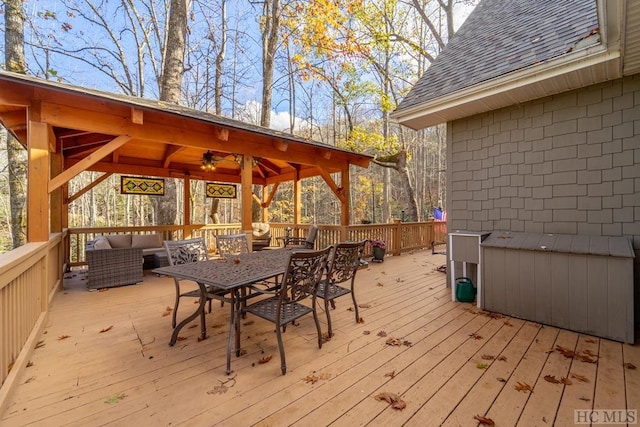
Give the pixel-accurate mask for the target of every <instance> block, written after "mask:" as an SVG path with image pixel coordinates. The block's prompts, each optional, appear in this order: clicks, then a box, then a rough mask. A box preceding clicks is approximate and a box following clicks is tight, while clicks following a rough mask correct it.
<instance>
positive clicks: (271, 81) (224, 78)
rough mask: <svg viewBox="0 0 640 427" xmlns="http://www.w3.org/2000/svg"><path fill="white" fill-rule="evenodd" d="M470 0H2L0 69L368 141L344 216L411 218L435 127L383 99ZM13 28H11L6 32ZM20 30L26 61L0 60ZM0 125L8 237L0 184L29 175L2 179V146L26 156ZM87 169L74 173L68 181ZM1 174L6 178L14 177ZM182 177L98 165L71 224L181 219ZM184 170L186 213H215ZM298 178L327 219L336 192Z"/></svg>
mask: <svg viewBox="0 0 640 427" xmlns="http://www.w3.org/2000/svg"><path fill="white" fill-rule="evenodd" d="M474 3H477V0H338V1H333V2H326V1H319V0H262V1H257V0H256V1H253V0H250V1H229V0H206V1H205V0H170V1H169V0H162V1H161V0H109V1H106V0H59V1H44V0H25V1H22V0H3V6H4V10H3V12H4V15H5V27H4V28H2V29H0V30H1V31H4V34H3V35H4V36H5V37H4V40H5V44H4V45H3V46H2V48H3V49H4V51H3V53H4V55H3V56H4V58H5V64H4V69H7V70H11V71H18V72H25V73H28V74H31V75H35V76H38V77H41V78H45V79H52V80H56V81H62V82H68V83H72V84H76V85H80V86H88V87H96V88H98V89H101V90H107V91H114V92H119V93H124V94H127V95H132V96H140V97H147V98H153V99H162V100H166V101H168V102H176V103H179V104H182V105H185V106H188V107H192V108H196V109H200V110H205V111H209V112H212V113H214V114H218V115H223V116H227V117H231V118H234V119H238V120H242V121H246V122H250V123H253V124H260V125H262V126H271V127H274V128H278V129H279V130H284V131H285V132H291V133H294V134H296V135H299V136H302V137H306V138H310V139H313V140H316V141H320V142H323V143H327V144H330V145H335V146H340V147H344V148H349V149H352V150H355V151H359V152H364V153H367V154H371V155H374V156H375V161H374V164H373V165H372V166H371V167H370V168H369V169H368V170H361V169H353V170H352V175H351V180H352V182H351V189H352V194H351V206H352V218H351V222H352V223H360V222H387V221H388V220H389V219H390V218H401V216H403V217H404V219H405V220H407V221H418V220H423V219H426V218H427V217H428V215H429V214H430V213H431V212H433V208H434V207H436V206H443V205H445V204H446V200H445V197H444V195H445V191H446V183H445V180H444V177H445V175H444V169H445V164H446V159H445V147H444V138H445V135H444V129H442V128H439V127H434V128H431V129H427V130H424V131H420V132H414V131H411V130H409V129H406V128H401V127H399V126H398V125H397V124H395V123H393V122H392V121H391V120H390V118H389V114H390V113H391V112H392V111H393V110H394V109H395V107H396V105H397V104H398V103H399V102H400V100H401V99H402V97H403V96H404V95H405V94H406V93H407V91H408V90H409V89H410V87H411V85H412V84H413V83H414V82H415V81H416V80H417V79H418V77H419V76H420V75H421V74H422V73H423V72H424V71H425V69H426V68H427V67H428V66H429V64H430V63H431V62H432V61H433V60H434V59H435V57H436V56H437V54H438V53H439V52H440V51H441V50H442V48H443V47H444V46H445V45H446V43H447V41H448V40H449V39H450V38H451V37H452V36H453V34H454V28H455V24H457V23H456V22H454V20H455V19H456V17H457V16H458V15H457V14H456V13H457V12H458V11H459V10H460V7H464V6H466V7H469V6H472V5H473V4H474ZM16 13H18V14H19V15H20V16H18V18H21V19H16V16H15V15H16ZM10 23H11V25H12V26H10V25H9V24H10ZM16 26H17V27H18V28H17V29H16V28H15V27H16ZM19 30H22V31H23V37H24V41H23V42H22V41H21V40H20V38H17V39H16V38H15V37H14V38H10V36H11V37H13V35H15V34H14V33H15V32H16V31H19ZM16 43H17V44H20V43H23V49H24V50H23V55H24V61H23V64H22V66H21V67H22V68H20V67H18V68H16V67H15V66H14V65H15V64H12V62H11V60H10V54H11V52H15V44H16ZM256 58H260V60H259V61H256ZM258 100H259V101H258ZM263 106H264V108H263ZM0 139H1V141H0V142H1V148H2V152H1V153H0V162H1V163H0V165H2V169H1V170H0V173H1V174H2V176H1V179H0V206H1V209H2V211H1V212H0V245H2V246H3V247H4V248H5V250H6V249H7V248H10V247H12V246H13V247H15V246H18V245H19V244H21V242H23V241H24V240H20V239H19V238H16V236H15V235H16V233H17V232H16V229H17V230H21V229H22V228H23V224H24V223H25V220H24V218H20V217H19V215H18V214H17V213H16V212H15V206H16V205H15V203H14V199H10V196H11V197H14V198H16V199H17V200H18V201H19V196H20V191H22V194H23V195H24V188H26V187H25V183H24V182H23V181H22V182H21V180H24V171H22V178H20V179H18V182H17V183H16V182H13V183H12V179H11V177H10V175H9V174H8V172H9V169H10V168H9V166H11V161H9V160H8V158H12V159H18V160H15V161H14V162H13V163H15V162H18V163H24V162H25V160H24V159H25V158H26V157H25V156H24V153H19V151H20V150H22V151H24V150H23V148H22V147H21V146H20V144H17V146H16V144H12V142H13V141H11V139H12V138H8V137H7V134H6V132H1V133H0ZM20 155H22V157H20ZM16 156H18V157H16ZM18 172H19V173H18V176H19V177H20V171H18ZM98 176H99V174H97V173H84V174H82V175H80V176H78V177H77V178H75V179H74V180H73V181H72V182H71V183H70V188H69V194H73V192H74V191H75V190H76V189H79V188H82V187H84V186H86V184H87V183H89V182H91V181H92V180H94V179H96V178H97V177H98ZM14 181H15V180H14ZM10 184H12V185H14V186H15V185H17V187H15V188H14V191H13V192H10V191H9V185H10ZM20 185H22V187H20ZM180 185H182V182H181V181H179V180H175V182H174V180H173V179H170V180H167V191H166V193H167V194H166V196H165V197H164V198H163V200H160V199H159V198H151V197H148V196H122V195H119V177H118V176H113V177H110V178H108V179H107V180H105V181H104V182H103V183H101V184H100V185H98V186H97V187H96V188H94V189H92V190H91V191H89V192H87V194H85V195H83V196H82V197H81V198H80V199H78V200H77V201H75V202H73V203H72V204H71V205H70V212H69V213H70V215H69V225H70V226H72V227H73V226H102V225H149V224H174V223H175V224H178V223H179V222H180V220H181V218H182V214H181V211H182V201H181V200H180V197H182V192H181V188H180ZM192 185H193V186H194V188H193V191H192V194H193V196H192V201H191V203H192V206H193V207H192V216H193V217H192V218H191V221H192V222H193V223H199V222H211V221H212V220H211V213H212V212H211V201H210V199H209V200H207V199H205V198H204V196H203V194H204V190H203V188H204V184H203V183H201V182H193V183H192ZM20 188H21V189H22V190H20ZM302 193H303V208H302V209H303V221H304V222H316V223H321V224H335V223H337V222H338V220H339V211H338V209H339V204H338V203H337V201H336V200H335V197H334V196H333V194H331V192H330V190H329V189H328V188H327V187H326V185H325V184H324V183H323V181H322V180H321V179H319V178H314V179H306V180H303V182H302ZM291 200H292V188H291V186H287V185H281V186H280V187H279V189H278V193H277V195H276V197H275V199H274V201H273V203H272V205H271V206H270V209H269V213H270V218H268V220H269V221H277V222H290V221H291V220H292V213H293V209H292V206H291ZM238 203H239V202H238V201H229V200H225V201H221V202H220V204H219V209H220V211H219V217H220V220H221V221H222V222H238V221H239V206H238ZM12 206H13V207H14V209H13V210H12ZM403 212H404V214H403ZM16 221H17V223H18V225H17V228H16V227H14V228H13V230H12V224H16ZM11 236H13V238H12V237H11ZM16 243H17V244H16Z"/></svg>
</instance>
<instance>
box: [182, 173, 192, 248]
mask: <svg viewBox="0 0 640 427" xmlns="http://www.w3.org/2000/svg"><path fill="white" fill-rule="evenodd" d="M183 182H184V196H183V198H182V200H183V203H184V205H183V215H184V218H183V222H182V223H183V224H184V225H185V226H186V227H185V229H186V230H188V233H187V235H186V236H185V239H190V238H191V237H192V236H191V227H189V226H190V225H191V178H190V177H188V176H185V177H184V181H183Z"/></svg>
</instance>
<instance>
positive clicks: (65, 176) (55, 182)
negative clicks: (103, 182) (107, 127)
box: [49, 135, 131, 193]
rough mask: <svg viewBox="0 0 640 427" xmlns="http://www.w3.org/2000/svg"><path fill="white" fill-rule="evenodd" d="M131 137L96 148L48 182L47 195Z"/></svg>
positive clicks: (127, 136)
mask: <svg viewBox="0 0 640 427" xmlns="http://www.w3.org/2000/svg"><path fill="white" fill-rule="evenodd" d="M130 140H131V137H130V136H129V135H120V136H117V137H115V138H114V139H113V140H112V141H111V142H109V143H107V144H105V145H103V146H102V147H100V148H98V149H97V150H96V151H95V152H94V153H92V154H89V155H88V156H87V157H85V158H84V159H82V160H80V161H79V162H78V163H76V164H75V165H73V166H72V167H70V168H69V169H67V170H65V171H64V172H63V173H61V174H60V175H58V176H56V177H55V178H53V179H52V180H51V181H50V182H49V193H51V192H52V191H53V190H55V189H56V188H58V187H60V186H61V185H63V184H65V183H67V182H69V181H70V180H71V178H73V177H74V176H76V175H78V174H79V173H80V172H83V171H85V170H87V169H88V168H89V167H90V166H91V165H93V164H95V163H97V162H99V161H100V160H102V159H103V158H104V157H105V156H107V155H109V154H111V153H113V152H114V151H116V150H117V149H118V148H120V147H122V146H123V145H124V144H126V143H127V142H129V141H130Z"/></svg>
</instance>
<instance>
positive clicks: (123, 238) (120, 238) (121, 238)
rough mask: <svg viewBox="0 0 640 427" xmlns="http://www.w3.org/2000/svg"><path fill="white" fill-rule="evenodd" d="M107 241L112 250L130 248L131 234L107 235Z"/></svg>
mask: <svg viewBox="0 0 640 427" xmlns="http://www.w3.org/2000/svg"><path fill="white" fill-rule="evenodd" d="M107 240H109V244H110V245H111V247H112V248H130V247H131V234H109V235H108V236H107Z"/></svg>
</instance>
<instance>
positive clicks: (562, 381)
mask: <svg viewBox="0 0 640 427" xmlns="http://www.w3.org/2000/svg"><path fill="white" fill-rule="evenodd" d="M560 382H561V383H562V384H564V385H571V384H573V382H571V380H570V379H569V378H567V377H561V378H560Z"/></svg>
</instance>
